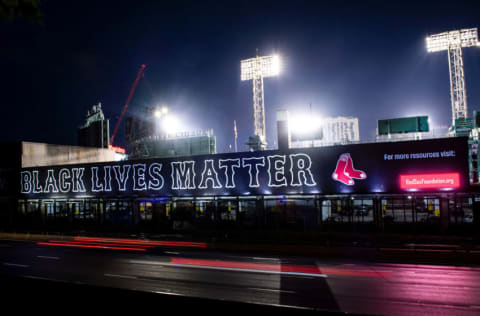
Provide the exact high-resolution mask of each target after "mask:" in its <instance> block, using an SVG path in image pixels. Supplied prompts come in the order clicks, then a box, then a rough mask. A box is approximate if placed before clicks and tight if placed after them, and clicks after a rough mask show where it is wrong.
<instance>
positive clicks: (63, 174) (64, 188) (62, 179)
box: [58, 168, 72, 193]
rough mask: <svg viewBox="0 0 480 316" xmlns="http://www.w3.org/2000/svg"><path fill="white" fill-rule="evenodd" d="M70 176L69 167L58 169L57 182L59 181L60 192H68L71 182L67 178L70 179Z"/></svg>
mask: <svg viewBox="0 0 480 316" xmlns="http://www.w3.org/2000/svg"><path fill="white" fill-rule="evenodd" d="M71 178H72V176H71V175H70V170H69V169H65V168H63V169H60V172H59V173H58V182H59V185H58V187H59V189H60V192H62V193H67V192H70V189H71V187H72V184H71V183H70V181H69V179H71Z"/></svg>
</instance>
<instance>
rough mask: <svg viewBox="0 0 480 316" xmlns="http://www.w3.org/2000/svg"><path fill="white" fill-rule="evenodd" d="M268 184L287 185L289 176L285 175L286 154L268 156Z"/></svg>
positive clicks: (275, 185) (274, 185) (273, 185)
mask: <svg viewBox="0 0 480 316" xmlns="http://www.w3.org/2000/svg"><path fill="white" fill-rule="evenodd" d="M267 159H268V169H267V170H268V186H269V187H286V186H287V177H285V163H286V160H285V155H273V156H268V157H267Z"/></svg>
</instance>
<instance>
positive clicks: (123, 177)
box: [113, 164, 130, 191]
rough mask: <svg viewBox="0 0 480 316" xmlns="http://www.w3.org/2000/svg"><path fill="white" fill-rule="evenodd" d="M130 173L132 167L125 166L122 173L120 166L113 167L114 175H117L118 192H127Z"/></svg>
mask: <svg viewBox="0 0 480 316" xmlns="http://www.w3.org/2000/svg"><path fill="white" fill-rule="evenodd" d="M129 171H130V165H127V164H125V165H123V166H122V171H120V166H118V165H116V166H113V173H115V179H116V180H117V183H118V190H120V191H126V190H127V188H126V187H127V181H128V172H129Z"/></svg>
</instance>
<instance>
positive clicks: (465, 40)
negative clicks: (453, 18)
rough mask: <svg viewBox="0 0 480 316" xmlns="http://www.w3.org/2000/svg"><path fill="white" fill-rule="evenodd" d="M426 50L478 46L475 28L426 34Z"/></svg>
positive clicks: (430, 51)
mask: <svg viewBox="0 0 480 316" xmlns="http://www.w3.org/2000/svg"><path fill="white" fill-rule="evenodd" d="M426 42H427V51H428V52H429V53H433V52H439V51H442V50H448V49H449V48H451V47H453V46H460V47H471V46H479V45H480V43H479V42H478V32H477V28H472V29H463V30H456V31H450V32H443V33H439V34H435V35H430V36H427V38H426Z"/></svg>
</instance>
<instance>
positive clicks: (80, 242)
mask: <svg viewBox="0 0 480 316" xmlns="http://www.w3.org/2000/svg"><path fill="white" fill-rule="evenodd" d="M49 242H51V243H62V244H73V245H99V246H112V247H123V246H124V244H121V243H103V242H88V241H65V240H49ZM130 245H131V246H140V247H143V248H154V247H155V246H151V245H140V244H129V246H130Z"/></svg>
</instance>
